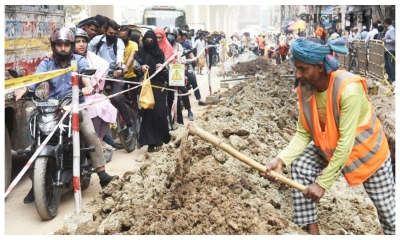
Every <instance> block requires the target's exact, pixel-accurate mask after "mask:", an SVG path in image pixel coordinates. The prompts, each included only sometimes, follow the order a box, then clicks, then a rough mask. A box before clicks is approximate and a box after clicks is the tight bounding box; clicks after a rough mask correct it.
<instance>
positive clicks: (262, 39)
mask: <svg viewBox="0 0 400 240" xmlns="http://www.w3.org/2000/svg"><path fill="white" fill-rule="evenodd" d="M264 41H265V39H264V38H263V37H260V38H259V39H258V46H259V48H260V49H265V44H264Z"/></svg>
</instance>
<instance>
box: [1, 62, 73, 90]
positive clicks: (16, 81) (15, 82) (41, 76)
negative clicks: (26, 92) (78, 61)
mask: <svg viewBox="0 0 400 240" xmlns="http://www.w3.org/2000/svg"><path fill="white" fill-rule="evenodd" d="M77 69H78V67H77V66H71V67H69V68H65V69H61V70H53V71H48V72H42V73H37V74H32V75H29V76H24V77H20V78H13V79H8V80H6V81H4V88H5V90H11V89H17V88H20V87H24V86H29V85H31V84H34V83H39V82H43V81H46V80H49V79H51V78H55V77H57V76H60V75H63V74H65V73H67V72H70V71H72V70H77Z"/></svg>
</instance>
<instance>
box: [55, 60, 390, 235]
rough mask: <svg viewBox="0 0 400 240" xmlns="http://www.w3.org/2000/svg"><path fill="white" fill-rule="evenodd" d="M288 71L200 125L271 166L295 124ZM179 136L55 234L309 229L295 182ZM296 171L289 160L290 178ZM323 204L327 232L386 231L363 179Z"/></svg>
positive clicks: (244, 88)
mask: <svg viewBox="0 0 400 240" xmlns="http://www.w3.org/2000/svg"><path fill="white" fill-rule="evenodd" d="M280 71H281V70H280V69H278V68H275V69H274V70H271V73H270V74H264V75H265V76H266V77H265V78H264V79H260V78H259V79H251V80H247V81H246V82H242V83H240V84H237V85H235V86H234V87H233V88H232V89H230V90H229V91H227V92H225V93H224V94H222V95H221V96H220V104H219V105H218V106H217V107H215V108H212V107H209V108H208V110H207V112H206V113H205V114H204V115H203V116H202V117H199V118H197V119H196V126H197V127H199V128H202V129H203V130H205V131H208V132H209V133H211V134H213V135H215V136H216V137H218V138H219V139H220V140H221V141H223V142H225V143H227V144H229V145H231V146H232V147H233V148H235V149H236V150H238V151H240V152H241V153H243V154H244V155H246V156H248V157H250V158H251V159H253V160H255V161H257V162H259V163H261V164H266V163H267V162H268V161H270V160H272V159H273V158H274V157H275V156H276V155H277V154H278V153H279V152H280V151H281V150H282V149H283V148H284V147H285V146H287V144H288V142H289V141H290V139H291V138H292V136H293V134H294V132H295V130H296V122H297V115H298V109H297V100H296V94H295V92H294V91H293V79H288V78H279V77H278V76H277V75H278V74H280ZM282 71H284V70H282ZM286 71H287V70H286ZM171 134H172V139H171V141H170V143H169V144H168V145H166V146H164V147H163V148H162V150H161V151H159V152H155V153H151V154H149V153H146V154H144V155H141V156H139V157H138V158H140V159H137V160H138V161H143V162H144V163H143V165H142V167H141V168H140V171H139V172H130V171H128V172H126V173H125V174H124V175H123V176H122V177H121V178H120V179H119V180H114V181H113V182H111V183H110V184H109V185H108V186H107V187H106V188H105V189H104V190H103V192H102V193H101V194H100V195H98V196H97V197H96V198H95V199H94V200H93V201H92V202H91V203H90V204H88V205H87V206H86V209H87V211H90V212H91V213H93V221H88V222H85V223H82V224H80V225H78V226H76V227H70V226H67V225H65V226H64V227H63V228H62V229H60V230H58V231H57V232H55V234H65V235H66V234H79V235H87V234H101V235H103V234H107V235H111V234H115V235H120V234H121V235H132V234H145V235H146V234H161V235H165V234H168V235H172V234H174V235H180V234H185V235H189V234H190V235H192V234H207V235H208V234H236V235H239V234H240V235H248V234H254V235H260V234H263V235H265V234H307V232H306V230H305V228H304V227H299V226H297V225H295V224H294V223H293V210H292V198H291V196H292V189H291V188H290V187H288V186H287V185H285V184H283V183H271V182H269V181H268V180H266V179H264V178H261V177H260V176H259V173H258V171H256V170H254V169H253V168H251V167H249V166H248V165H246V164H244V163H243V162H241V161H239V160H238V159H235V158H234V157H232V156H230V155H229V154H227V153H225V152H224V151H222V150H220V149H218V148H216V147H215V146H214V145H212V144H210V143H208V142H205V141H203V140H201V139H200V137H198V136H191V135H189V136H188V135H187V134H188V133H187V131H186V129H185V127H184V126H181V127H179V128H178V129H177V130H175V131H173V132H172V133H171ZM289 173H290V169H289V168H283V173H282V174H283V175H284V176H286V177H290V174H289ZM317 208H318V218H319V227H320V232H321V233H322V234H382V231H381V227H380V225H379V222H378V219H377V216H376V213H375V211H376V210H375V208H374V206H373V204H372V202H371V201H370V200H369V198H368V197H367V195H366V194H365V193H364V192H363V189H362V187H349V186H348V185H347V183H346V181H345V180H344V178H342V177H339V179H338V180H337V181H336V182H335V183H334V185H333V187H332V188H331V189H330V190H329V191H326V193H325V195H324V197H323V198H322V199H321V201H320V203H319V204H318V205H317Z"/></svg>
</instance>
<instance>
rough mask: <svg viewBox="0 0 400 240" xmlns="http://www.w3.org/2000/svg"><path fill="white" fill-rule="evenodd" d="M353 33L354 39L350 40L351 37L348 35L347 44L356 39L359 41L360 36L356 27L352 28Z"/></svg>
mask: <svg viewBox="0 0 400 240" xmlns="http://www.w3.org/2000/svg"><path fill="white" fill-rule="evenodd" d="M353 32H354V37H352V38H350V36H351V35H350V36H349V42H353V41H354V40H356V39H361V34H360V33H359V32H358V28H357V27H354V28H353Z"/></svg>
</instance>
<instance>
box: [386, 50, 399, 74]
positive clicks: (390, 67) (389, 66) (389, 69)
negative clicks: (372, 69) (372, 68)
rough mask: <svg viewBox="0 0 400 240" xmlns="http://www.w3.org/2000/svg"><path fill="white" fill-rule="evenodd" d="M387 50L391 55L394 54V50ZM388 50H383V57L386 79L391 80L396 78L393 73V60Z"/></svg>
mask: <svg viewBox="0 0 400 240" xmlns="http://www.w3.org/2000/svg"><path fill="white" fill-rule="evenodd" d="M389 52H390V53H391V54H392V55H393V56H396V54H395V53H396V51H393V50H389ZM389 52H385V54H384V57H385V71H386V73H387V75H388V80H389V81H390V82H393V81H395V80H396V75H395V67H396V66H395V65H396V63H395V61H394V59H392V55H390V53H389Z"/></svg>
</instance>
